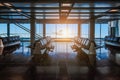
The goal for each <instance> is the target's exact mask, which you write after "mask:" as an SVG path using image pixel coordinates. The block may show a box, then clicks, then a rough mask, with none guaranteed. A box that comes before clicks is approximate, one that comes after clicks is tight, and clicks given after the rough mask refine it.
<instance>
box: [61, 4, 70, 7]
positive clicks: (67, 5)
mask: <svg viewBox="0 0 120 80" xmlns="http://www.w3.org/2000/svg"><path fill="white" fill-rule="evenodd" d="M61 6H63V7H70V6H71V3H62V4H61Z"/></svg>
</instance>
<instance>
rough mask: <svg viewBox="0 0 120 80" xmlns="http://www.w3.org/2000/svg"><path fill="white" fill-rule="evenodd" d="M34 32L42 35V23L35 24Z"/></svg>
mask: <svg viewBox="0 0 120 80" xmlns="http://www.w3.org/2000/svg"><path fill="white" fill-rule="evenodd" d="M36 34H38V35H40V36H43V24H36Z"/></svg>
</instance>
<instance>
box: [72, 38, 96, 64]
mask: <svg viewBox="0 0 120 80" xmlns="http://www.w3.org/2000/svg"><path fill="white" fill-rule="evenodd" d="M73 43H74V44H73V45H72V46H71V48H72V49H73V51H75V52H78V53H80V54H84V55H85V56H86V58H88V59H86V60H89V64H90V66H95V62H96V44H95V42H94V41H90V40H89V39H87V38H77V39H74V40H73Z"/></svg>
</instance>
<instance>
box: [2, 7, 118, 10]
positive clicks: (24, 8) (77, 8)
mask: <svg viewBox="0 0 120 80" xmlns="http://www.w3.org/2000/svg"><path fill="white" fill-rule="evenodd" d="M15 8H16V9H22V10H30V9H35V10H45V9H46V10H56V9H57V10H58V9H59V7H15ZM111 8H114V9H120V7H72V10H74V9H75V10H82V9H83V10H88V9H100V10H101V9H111ZM0 9H1V10H5V9H7V8H6V7H0ZM61 9H71V8H70V7H61Z"/></svg>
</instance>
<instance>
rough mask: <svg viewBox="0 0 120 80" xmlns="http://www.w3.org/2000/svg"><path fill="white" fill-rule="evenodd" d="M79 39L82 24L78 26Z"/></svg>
mask: <svg viewBox="0 0 120 80" xmlns="http://www.w3.org/2000/svg"><path fill="white" fill-rule="evenodd" d="M78 37H81V23H79V24H78Z"/></svg>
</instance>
